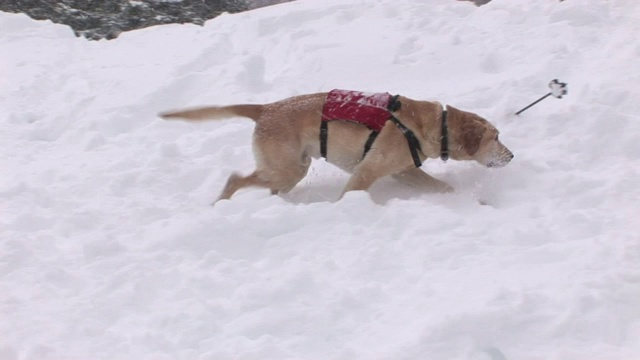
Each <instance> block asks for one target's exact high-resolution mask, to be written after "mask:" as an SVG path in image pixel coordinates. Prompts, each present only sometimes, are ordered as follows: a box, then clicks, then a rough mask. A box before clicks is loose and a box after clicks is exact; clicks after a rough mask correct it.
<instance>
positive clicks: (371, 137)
mask: <svg viewBox="0 0 640 360" xmlns="http://www.w3.org/2000/svg"><path fill="white" fill-rule="evenodd" d="M378 135H380V133H379V132H377V131H372V132H371V134H369V138H368V139H367V142H366V143H364V153H363V154H362V158H363V159H364V157H365V156H367V153H368V152H369V150H371V146H373V142H374V141H376V138H377V137H378Z"/></svg>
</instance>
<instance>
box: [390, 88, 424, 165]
mask: <svg viewBox="0 0 640 360" xmlns="http://www.w3.org/2000/svg"><path fill="white" fill-rule="evenodd" d="M399 97H400V95H395V96H393V97H392V98H391V101H389V106H388V108H389V115H391V121H393V123H394V124H396V126H397V127H398V128H399V129H400V131H402V135H404V137H405V138H406V139H407V144H408V145H409V151H410V152H411V157H412V158H413V164H414V165H415V166H416V167H417V168H419V167H420V166H422V161H420V156H419V155H418V151H422V147H421V146H420V141H419V140H418V138H417V137H416V134H414V133H413V131H411V129H409V128H408V127H406V126H404V124H403V123H402V122H400V120H399V119H398V118H397V117H396V116H395V115H393V113H394V112H395V111H398V110H399V109H400V107H401V106H402V103H401V102H400V100H398V98H399Z"/></svg>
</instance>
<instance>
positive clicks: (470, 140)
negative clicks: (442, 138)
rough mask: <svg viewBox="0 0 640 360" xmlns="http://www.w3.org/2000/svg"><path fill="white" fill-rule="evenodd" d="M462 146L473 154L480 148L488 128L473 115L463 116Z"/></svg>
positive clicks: (468, 152)
mask: <svg viewBox="0 0 640 360" xmlns="http://www.w3.org/2000/svg"><path fill="white" fill-rule="evenodd" d="M462 121H463V125H462V134H461V138H462V147H463V148H464V150H465V151H466V152H467V154H469V155H473V154H475V153H477V152H478V149H480V143H481V142H482V137H483V136H484V133H485V132H487V128H486V127H485V126H482V124H481V123H480V122H479V121H477V120H476V119H474V118H473V116H471V115H468V114H464V115H463V117H462Z"/></svg>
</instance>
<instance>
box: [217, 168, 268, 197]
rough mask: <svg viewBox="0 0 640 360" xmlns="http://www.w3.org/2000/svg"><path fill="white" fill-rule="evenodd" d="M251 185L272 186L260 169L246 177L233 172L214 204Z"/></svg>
mask: <svg viewBox="0 0 640 360" xmlns="http://www.w3.org/2000/svg"><path fill="white" fill-rule="evenodd" d="M249 186H259V187H265V188H270V186H269V182H268V181H266V180H264V179H263V178H262V177H261V176H260V173H259V172H258V171H254V172H253V173H252V174H251V175H249V176H244V177H243V176H240V175H238V174H236V173H233V174H231V176H229V179H227V184H226V185H225V186H224V189H223V190H222V193H221V194H220V196H219V197H218V199H217V200H216V201H214V204H215V203H217V202H218V201H220V200H228V199H230V198H231V196H233V194H235V192H236V191H238V190H240V189H242V188H245V187H249ZM272 192H273V189H272Z"/></svg>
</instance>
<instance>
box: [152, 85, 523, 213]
mask: <svg viewBox="0 0 640 360" xmlns="http://www.w3.org/2000/svg"><path fill="white" fill-rule="evenodd" d="M160 116H161V117H162V118H164V119H183V120H187V121H202V120H218V119H224V118H230V117H246V118H250V119H252V120H253V121H255V123H256V126H255V130H254V133H253V149H254V156H255V160H256V167H257V168H256V170H255V171H254V172H253V173H252V174H250V175H248V176H241V175H238V174H235V173H234V174H232V175H231V176H230V177H229V179H228V180H227V184H226V186H225V187H224V190H223V191H222V193H221V194H220V196H219V197H218V200H222V199H229V198H230V197H231V196H232V195H233V194H234V193H235V192H236V191H238V190H239V189H242V188H244V187H249V186H258V187H264V188H267V189H270V190H271V193H272V194H278V193H286V192H288V191H290V190H291V189H292V188H293V187H294V186H295V185H296V184H297V183H298V182H299V181H300V180H302V179H303V178H304V177H305V175H306V174H307V171H308V169H309V165H310V164H311V158H319V157H321V156H322V157H325V158H326V159H327V161H329V162H330V163H332V164H334V165H336V166H338V167H340V168H342V169H344V170H345V171H347V172H349V173H351V174H352V175H351V177H350V179H349V181H348V182H347V185H346V187H345V188H344V190H343V192H342V195H344V193H346V192H347V191H351V190H366V189H368V188H369V187H370V186H371V185H372V184H373V183H374V182H375V181H376V180H378V179H380V178H382V177H384V176H389V175H390V176H392V177H394V178H395V179H398V180H399V181H401V182H404V183H406V184H409V185H412V186H414V187H416V188H419V189H421V190H423V191H427V192H450V191H452V190H453V188H452V187H451V186H449V185H448V184H446V183H444V182H442V181H440V180H437V179H435V178H433V177H431V176H430V175H428V174H427V173H425V172H424V171H422V170H421V169H419V167H420V166H421V164H422V162H423V161H424V160H426V159H429V158H438V157H440V158H442V159H443V160H447V159H448V158H451V159H454V160H474V161H477V162H478V163H480V164H482V165H484V166H487V167H499V166H504V165H506V164H508V163H509V162H510V161H511V159H512V158H513V154H512V153H511V151H510V150H509V149H507V147H505V146H504V145H503V144H502V143H501V142H500V140H499V138H498V130H497V129H496V128H495V127H494V126H493V125H492V124H491V123H490V122H488V121H487V120H485V119H483V118H482V117H480V116H479V115H476V114H474V113H471V112H466V111H462V110H458V109H456V108H454V107H452V106H446V107H443V106H442V105H441V104H440V103H438V102H430V101H418V100H412V99H409V98H406V97H403V96H391V95H390V94H388V93H382V94H369V93H362V92H356V91H346V90H333V91H331V92H329V93H318V94H309V95H301V96H295V97H291V98H287V99H284V100H281V101H278V102H274V103H270V104H264V105H257V104H252V105H249V104H245V105H230V106H213V107H201V108H193V109H187V110H181V111H170V112H165V113H162V114H160ZM218 200H216V201H218Z"/></svg>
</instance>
